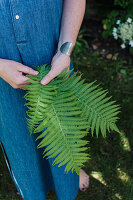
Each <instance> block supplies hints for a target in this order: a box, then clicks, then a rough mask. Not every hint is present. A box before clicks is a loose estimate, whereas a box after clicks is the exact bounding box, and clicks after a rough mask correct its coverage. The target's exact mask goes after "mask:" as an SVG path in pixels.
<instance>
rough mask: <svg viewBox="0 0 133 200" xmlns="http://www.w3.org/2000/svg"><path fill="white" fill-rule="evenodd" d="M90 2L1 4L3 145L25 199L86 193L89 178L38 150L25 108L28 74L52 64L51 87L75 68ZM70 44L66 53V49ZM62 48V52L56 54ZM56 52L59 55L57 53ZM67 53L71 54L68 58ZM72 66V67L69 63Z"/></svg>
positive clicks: (66, 198)
mask: <svg viewBox="0 0 133 200" xmlns="http://www.w3.org/2000/svg"><path fill="white" fill-rule="evenodd" d="M85 3H86V2H85V0H64V1H62V0H54V1H53V0H38V1H36V0H23V1H20V0H15V1H14V0H1V1H0V26H1V31H0V77H1V78H0V141H1V147H2V150H3V153H4V155H5V159H6V161H7V165H8V168H9V171H10V174H11V176H12V179H13V180H14V182H15V184H16V187H17V189H18V191H19V193H20V194H21V196H22V198H23V199H24V200H45V199H46V196H47V192H48V191H49V190H50V189H52V188H53V189H55V191H56V195H57V197H58V199H59V200H73V199H75V197H76V195H77V193H78V188H80V190H82V191H83V190H85V189H86V188H87V187H88V185H89V176H88V175H87V174H86V173H85V172H84V171H83V170H82V169H81V171H80V176H78V175H77V174H76V172H75V173H71V172H69V173H68V174H64V166H62V167H60V168H59V167H57V166H52V162H53V160H52V159H48V160H46V159H43V158H42V151H43V150H44V149H43V150H40V149H39V150H37V148H36V145H37V144H36V143H35V136H34V134H33V135H30V134H29V132H28V129H27V123H26V107H24V104H25V99H24V98H23V96H24V94H25V90H23V89H24V86H25V85H28V84H30V83H28V82H25V80H27V79H28V78H27V77H26V76H25V74H32V75H37V72H36V71H35V70H34V66H36V65H41V64H45V63H48V64H51V65H52V68H51V70H50V72H49V73H48V74H47V75H46V76H45V77H44V78H43V79H42V80H41V84H43V85H45V84H48V83H49V82H50V81H51V80H52V79H53V78H54V77H56V76H57V75H58V74H60V73H61V72H62V70H63V69H64V68H65V67H67V66H69V65H70V69H72V68H73V66H72V60H71V58H70V55H71V53H72V49H73V47H74V45H75V43H76V39H77V35H78V32H79V29H80V26H81V23H82V20H83V16H84V12H85ZM66 42H68V43H67V44H69V45H68V46H65V49H64V51H63V50H62V51H61V47H62V45H63V44H64V43H66ZM57 49H58V51H56V50H57ZM55 52H56V53H55ZM68 52H69V53H70V54H68ZM70 63H71V64H70Z"/></svg>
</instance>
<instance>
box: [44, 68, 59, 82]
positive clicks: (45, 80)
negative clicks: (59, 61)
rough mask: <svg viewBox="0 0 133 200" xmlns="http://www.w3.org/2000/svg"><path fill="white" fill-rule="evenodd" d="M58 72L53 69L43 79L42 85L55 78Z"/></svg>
mask: <svg viewBox="0 0 133 200" xmlns="http://www.w3.org/2000/svg"><path fill="white" fill-rule="evenodd" d="M57 75H58V74H55V73H54V72H53V71H52V70H50V71H49V73H48V74H46V76H45V77H44V78H43V79H42V80H41V84H42V85H46V84H48V83H49V82H50V81H51V80H52V79H54V78H55V77H56V76H57Z"/></svg>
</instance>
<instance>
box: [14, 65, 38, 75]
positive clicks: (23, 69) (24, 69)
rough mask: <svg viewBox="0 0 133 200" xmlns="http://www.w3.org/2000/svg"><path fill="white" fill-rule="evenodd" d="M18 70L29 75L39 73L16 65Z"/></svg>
mask: <svg viewBox="0 0 133 200" xmlns="http://www.w3.org/2000/svg"><path fill="white" fill-rule="evenodd" d="M18 70H19V71H21V72H24V73H26V74H30V75H37V74H38V73H39V72H38V71H36V70H34V69H32V68H31V67H28V66H25V65H18Z"/></svg>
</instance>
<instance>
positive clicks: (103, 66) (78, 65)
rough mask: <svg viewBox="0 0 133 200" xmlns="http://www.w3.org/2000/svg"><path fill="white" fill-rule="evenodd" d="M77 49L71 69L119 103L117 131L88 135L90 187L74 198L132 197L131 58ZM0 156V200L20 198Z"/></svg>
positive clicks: (129, 199) (130, 199)
mask: <svg viewBox="0 0 133 200" xmlns="http://www.w3.org/2000/svg"><path fill="white" fill-rule="evenodd" d="M83 43H84V41H83ZM84 45H86V44H85V43H84ZM79 48H81V51H79V49H78V53H77V55H75V58H76V59H74V66H75V68H74V70H75V71H78V72H79V74H80V73H83V78H86V80H87V81H88V82H89V81H94V80H97V82H98V83H100V84H101V86H102V87H103V88H104V89H109V95H112V99H113V100H116V101H117V103H118V104H120V105H121V114H120V120H119V122H118V127H119V128H120V130H121V134H117V133H115V132H112V133H110V134H107V137H106V138H105V139H104V138H102V136H99V138H96V137H95V136H94V137H92V136H91V135H90V134H88V136H87V139H88V140H89V141H90V154H91V160H90V161H89V162H88V163H86V165H85V168H84V169H85V171H86V172H87V173H88V174H89V175H90V187H89V189H88V190H87V191H85V192H81V191H79V194H78V196H77V198H76V200H103V199H106V200H133V167H132V166H133V159H132V158H133V134H132V132H133V106H132V105H133V104H132V102H133V91H132V85H133V78H132V75H133V68H132V60H130V62H128V63H127V62H125V60H124V59H122V58H120V57H118V59H115V60H108V59H105V58H104V56H102V54H100V53H99V52H98V51H94V52H92V51H91V50H89V49H88V47H87V46H86V48H87V50H85V49H84V50H82V49H83V46H82V45H81V46H79ZM81 52H84V53H83V54H81ZM102 53H103V52H102ZM0 155H1V156H0V200H20V199H21V198H20V196H19V195H18V193H17V190H16V188H15V186H14V183H13V182H12V180H11V177H10V174H9V172H8V170H7V167H6V164H5V162H4V158H3V156H2V152H1V151H0ZM56 199H57V198H56V194H55V192H51V193H49V195H48V200H56Z"/></svg>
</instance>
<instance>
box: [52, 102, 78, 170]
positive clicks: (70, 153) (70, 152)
mask: <svg viewBox="0 0 133 200" xmlns="http://www.w3.org/2000/svg"><path fill="white" fill-rule="evenodd" d="M52 107H53V111H54V113H55V115H56V118H57V121H58V122H59V127H60V129H61V132H62V133H63V136H64V141H65V143H66V146H67V149H68V146H69V145H68V143H67V139H66V138H65V134H64V132H63V129H62V127H61V123H60V120H59V118H58V116H57V113H56V110H55V108H54V105H53V103H52ZM68 151H69V155H70V157H71V158H72V161H73V163H74V164H75V160H74V159H73V156H72V155H73V154H72V151H71V147H70V149H68ZM76 166H77V165H76ZM77 167H78V166H77Z"/></svg>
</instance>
